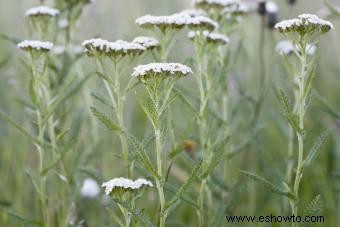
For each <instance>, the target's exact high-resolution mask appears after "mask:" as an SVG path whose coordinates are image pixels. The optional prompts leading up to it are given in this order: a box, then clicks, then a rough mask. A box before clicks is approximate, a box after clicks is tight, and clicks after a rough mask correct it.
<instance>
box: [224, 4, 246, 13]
mask: <svg viewBox="0 0 340 227" xmlns="http://www.w3.org/2000/svg"><path fill="white" fill-rule="evenodd" d="M248 12H249V7H248V5H246V4H244V3H241V2H240V3H238V4H233V5H231V6H229V7H225V8H224V9H223V10H222V12H221V14H222V15H225V14H229V15H230V14H232V15H242V14H246V13H248Z"/></svg>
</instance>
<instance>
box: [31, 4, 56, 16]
mask: <svg viewBox="0 0 340 227" xmlns="http://www.w3.org/2000/svg"><path fill="white" fill-rule="evenodd" d="M59 13H60V12H59V10H57V9H54V8H50V7H47V6H38V7H34V8H30V9H28V10H27V11H26V16H27V17H34V16H49V17H55V16H57V15H58V14H59Z"/></svg>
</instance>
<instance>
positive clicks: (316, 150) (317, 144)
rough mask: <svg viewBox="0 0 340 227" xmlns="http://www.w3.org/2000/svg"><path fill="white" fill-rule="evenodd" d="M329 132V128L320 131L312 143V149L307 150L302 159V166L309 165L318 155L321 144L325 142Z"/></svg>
mask: <svg viewBox="0 0 340 227" xmlns="http://www.w3.org/2000/svg"><path fill="white" fill-rule="evenodd" d="M329 134H330V132H329V130H326V131H324V132H323V133H321V135H320V136H319V138H318V139H317V140H316V142H315V144H314V145H313V147H312V149H311V150H310V151H309V153H308V155H307V157H306V159H305V161H304V166H309V165H310V164H311V163H312V162H313V161H314V160H315V159H316V158H317V157H318V155H319V154H320V151H321V148H322V146H323V145H324V144H325V143H326V141H327V138H328V137H329Z"/></svg>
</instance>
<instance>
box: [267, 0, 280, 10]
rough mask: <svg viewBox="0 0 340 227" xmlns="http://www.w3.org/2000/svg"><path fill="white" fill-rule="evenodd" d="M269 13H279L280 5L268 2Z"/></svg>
mask: <svg viewBox="0 0 340 227" xmlns="http://www.w3.org/2000/svg"><path fill="white" fill-rule="evenodd" d="M266 11H267V13H277V12H278V11H279V7H278V5H277V4H276V3H275V2H273V1H268V2H266Z"/></svg>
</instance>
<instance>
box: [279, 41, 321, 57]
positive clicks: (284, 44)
mask: <svg viewBox="0 0 340 227" xmlns="http://www.w3.org/2000/svg"><path fill="white" fill-rule="evenodd" d="M306 48H307V54H308V55H310V56H312V55H315V53H316V49H317V48H316V46H315V45H312V44H308V45H307V47H306ZM275 50H276V52H277V53H278V54H280V55H282V56H285V55H289V54H292V53H294V51H299V50H297V47H296V46H295V45H293V43H292V42H291V41H289V40H284V41H281V42H279V43H278V44H277V45H276V48H275Z"/></svg>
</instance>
